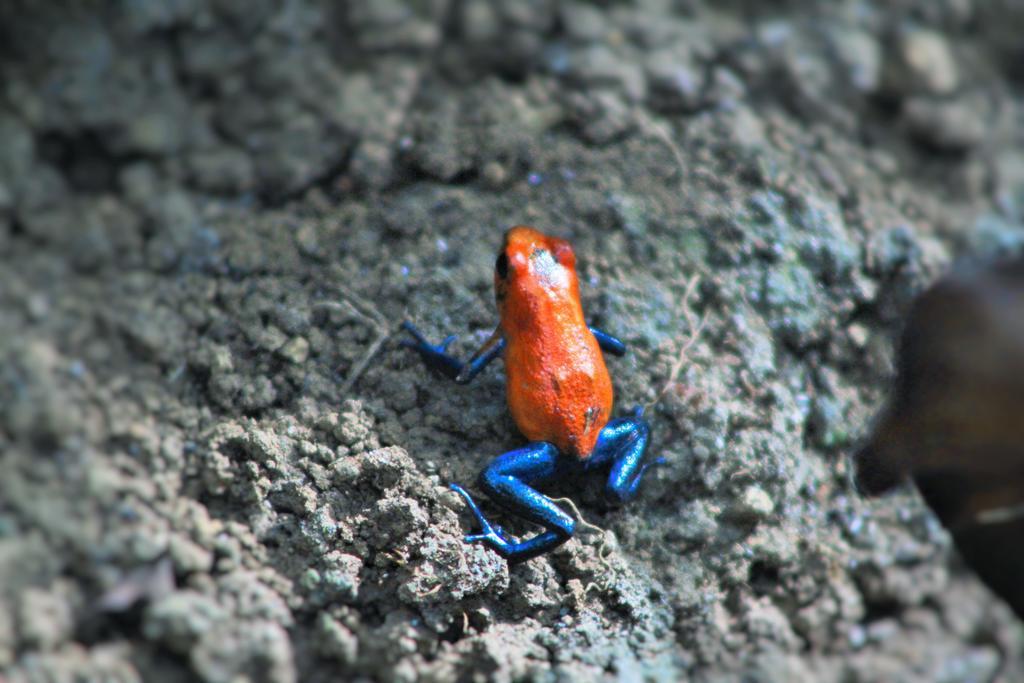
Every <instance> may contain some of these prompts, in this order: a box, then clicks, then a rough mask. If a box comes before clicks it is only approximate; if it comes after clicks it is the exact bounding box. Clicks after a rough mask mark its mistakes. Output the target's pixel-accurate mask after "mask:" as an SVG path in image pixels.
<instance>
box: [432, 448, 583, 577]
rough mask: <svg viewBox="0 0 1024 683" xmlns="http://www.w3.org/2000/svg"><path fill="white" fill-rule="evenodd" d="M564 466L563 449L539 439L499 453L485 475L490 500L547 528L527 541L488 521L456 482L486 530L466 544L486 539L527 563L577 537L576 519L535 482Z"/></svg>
mask: <svg viewBox="0 0 1024 683" xmlns="http://www.w3.org/2000/svg"><path fill="white" fill-rule="evenodd" d="M561 466H562V462H561V460H560V456H559V454H558V449H557V448H555V447H554V446H553V445H552V444H550V443H546V442H543V441H536V442H534V443H531V444H527V445H526V446H524V447H523V448H520V449H517V450H514V451H509V452H508V453H505V454H504V455H500V456H498V458H496V459H495V460H494V462H492V463H491V464H490V465H488V466H487V468H486V469H485V470H484V471H483V472H481V473H480V479H479V484H480V487H481V488H482V489H483V490H484V493H486V494H487V496H488V497H489V498H491V499H492V500H494V502H496V503H498V504H499V505H501V506H502V507H504V508H505V509H507V510H508V511H509V512H511V513H513V514H515V515H517V516H519V517H522V518H524V519H527V520H529V521H531V522H534V523H536V524H539V525H541V526H543V527H544V528H545V529H547V531H545V532H543V533H541V534H538V535H536V536H534V537H533V538H529V539H527V540H525V541H516V540H515V539H513V538H510V537H509V536H507V535H506V534H505V532H504V531H503V530H502V529H501V527H499V526H496V525H494V524H491V523H490V522H489V521H487V518H486V517H484V515H483V513H482V512H481V511H480V508H479V507H478V506H477V504H476V502H475V501H474V500H473V498H472V496H470V495H469V493H467V492H466V490H465V489H463V488H462V487H461V486H459V485H458V484H452V485H451V487H452V490H453V491H456V492H457V493H459V494H460V495H461V496H462V497H463V498H464V499H465V500H466V505H468V506H469V509H470V511H471V512H472V513H473V515H474V516H475V517H476V520H477V522H478V523H479V524H480V528H481V533H479V534H470V535H468V536H466V538H465V540H466V542H467V543H472V542H475V541H482V542H484V543H486V544H487V545H489V546H490V547H491V548H492V549H494V550H495V551H496V552H497V553H498V554H499V555H501V556H502V557H504V558H505V559H507V560H508V561H509V562H522V561H523V560H529V559H530V558H533V557H537V556H538V555H541V554H543V553H546V552H547V551H549V550H551V549H552V548H555V547H557V546H559V545H561V544H563V543H565V542H566V541H568V540H569V539H570V538H572V535H573V533H574V532H575V531H576V521H575V520H574V519H573V518H572V517H570V516H569V515H568V514H566V513H565V512H564V511H563V510H562V509H561V508H559V507H558V506H557V505H555V503H554V501H552V500H551V499H550V498H548V497H547V496H545V495H543V494H542V493H540V492H539V491H537V490H536V489H533V488H531V487H530V486H529V485H530V484H532V483H536V482H541V481H544V480H547V479H551V478H553V477H555V476H557V475H558V474H559V470H560V468H561Z"/></svg>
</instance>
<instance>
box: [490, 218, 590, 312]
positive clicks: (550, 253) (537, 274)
mask: <svg viewBox="0 0 1024 683" xmlns="http://www.w3.org/2000/svg"><path fill="white" fill-rule="evenodd" d="M494 294H495V297H496V299H497V301H498V308H499V310H501V312H502V315H504V314H505V311H506V307H507V306H508V305H509V304H515V307H516V308H519V307H520V305H522V304H526V305H527V306H529V303H528V302H530V301H537V300H538V299H541V298H542V299H546V300H563V299H566V298H569V299H571V300H573V301H574V302H578V300H579V283H578V281H577V279H576V255H575V254H574V253H573V251H572V247H571V246H570V245H569V243H568V242H566V241H565V240H563V239H560V238H558V237H551V236H549V235H545V234H544V233H542V232H540V231H538V230H535V229H533V228H530V227H527V226H525V225H517V226H515V227H514V228H511V229H509V230H508V231H507V232H506V233H505V240H504V242H503V243H502V245H501V250H500V251H498V258H497V260H496V261H495V262H494Z"/></svg>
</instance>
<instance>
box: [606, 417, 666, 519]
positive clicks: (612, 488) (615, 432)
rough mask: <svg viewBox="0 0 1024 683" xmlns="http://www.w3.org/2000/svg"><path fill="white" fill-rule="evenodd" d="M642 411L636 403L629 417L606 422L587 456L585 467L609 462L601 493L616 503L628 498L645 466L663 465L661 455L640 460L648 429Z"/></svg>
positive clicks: (648, 433)
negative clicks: (649, 460) (603, 490)
mask: <svg viewBox="0 0 1024 683" xmlns="http://www.w3.org/2000/svg"><path fill="white" fill-rule="evenodd" d="M642 414H643V408H641V407H639V406H638V407H637V409H636V411H635V414H634V416H633V417H620V418H617V419H615V420H611V421H610V422H608V424H606V425H605V426H604V429H602V430H601V434H600V435H599V436H598V437H597V444H596V445H595V446H594V450H593V452H592V453H591V455H590V457H589V458H588V459H587V462H586V467H587V469H590V468H592V467H597V466H600V465H604V464H607V463H609V462H610V463H611V472H610V473H609V474H608V482H607V484H605V496H606V497H607V498H608V499H609V500H612V501H616V502H619V503H625V502H627V501H630V500H632V499H633V498H635V497H636V494H637V492H638V489H639V487H640V480H641V479H642V478H643V476H644V473H645V472H646V471H647V468H649V467H651V466H653V465H663V464H665V458H658V459H657V460H653V461H651V462H646V463H645V462H644V461H643V460H644V451H646V450H647V441H648V439H649V438H650V433H651V428H650V427H649V426H648V425H647V421H646V420H644V419H643V418H642V417H641V415H642Z"/></svg>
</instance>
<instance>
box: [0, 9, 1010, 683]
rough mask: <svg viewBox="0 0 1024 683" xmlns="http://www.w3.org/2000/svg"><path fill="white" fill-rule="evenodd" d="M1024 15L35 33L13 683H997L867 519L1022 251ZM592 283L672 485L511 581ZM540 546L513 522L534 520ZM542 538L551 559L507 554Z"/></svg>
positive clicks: (404, 22)
mask: <svg viewBox="0 0 1024 683" xmlns="http://www.w3.org/2000/svg"><path fill="white" fill-rule="evenodd" d="M1022 31H1024V8H1022V6H1021V5H1020V4H1019V3H1017V2H1013V1H1012V0H992V1H988V2H981V1H972V0H914V1H911V0H900V1H899V2H881V1H880V0H878V1H876V2H867V1H864V0H845V1H843V2H835V3H812V2H799V1H797V0H791V1H789V2H775V3H764V2H740V1H739V0H732V1H729V2H702V1H700V0H677V1H675V2H671V1H669V0H637V1H636V2H613V1H611V0H609V1H605V2H591V3H586V2H581V1H571V0H564V1H562V2H556V1H554V0H530V1H529V2H522V3H505V2H500V1H498V0H494V1H490V2H489V1H486V0H408V1H407V2H401V1H400V0H381V1H377V0H374V1H373V2H368V1H367V2H352V3H332V2H327V1H326V0H324V1H322V2H317V1H314V0H288V1H285V0H278V1H274V0H260V1H257V2H254V1H251V0H246V1H243V0H215V1H214V2H210V3H201V2H196V1H194V0H175V1H174V2H164V3H161V2H118V1H115V0H82V1H81V2H70V1H63V2H58V3H30V2H27V1H25V0H7V2H6V3H2V4H0V46H2V47H0V672H3V673H0V679H6V680H8V681H12V682H13V681H18V682H21V681H72V680H74V681H85V680H88V681H91V680H104V681H143V680H144V681H156V682H168V683H169V682H172V681H191V680H202V681H210V682H219V681H224V682H227V681H232V682H235V681H266V682H267V683H289V682H291V681H298V680H302V681H328V680H332V681H333V680H363V681H370V680H381V681H395V680H397V681H411V680H427V681H448V680H473V681H475V680H480V681H486V680H495V681H511V680H604V679H608V680H630V681H632V680H655V681H674V680H679V679H680V678H684V677H687V676H689V677H690V678H692V679H693V680H744V681H844V682H857V681H865V682H866V681H882V680H885V681H948V682H953V681H965V682H966V681H988V680H1003V681H1012V680H1020V679H1021V678H1020V677H1022V676H1024V631H1022V629H1021V625H1020V624H1019V623H1018V622H1017V621H1016V620H1015V619H1014V618H1013V617H1012V616H1011V614H1010V612H1009V610H1008V609H1007V608H1006V607H1005V606H1004V605H1002V604H1001V603H999V601H998V600H997V599H995V598H994V597H993V596H991V595H990V594H989V593H988V592H987V591H986V590H985V589H984V588H983V587H982V586H981V585H980V584H979V582H978V581H977V580H976V579H975V578H973V577H972V576H971V575H970V574H969V573H968V572H966V571H965V570H964V569H963V568H962V566H961V564H960V563H959V561H958V559H957V558H956V557H955V554H954V553H953V551H952V549H951V547H950V543H949V539H948V536H947V535H946V533H945V532H944V531H943V530H942V528H941V527H940V526H939V525H938V524H937V522H936V521H935V519H934V518H933V517H932V515H931V514H930V513H929V511H928V510H927V509H926V508H925V507H924V506H923V505H922V504H921V503H920V501H919V499H918V497H917V496H916V494H915V493H914V492H913V491H911V490H909V489H908V490H906V491H904V492H902V493H900V494H898V495H895V496H891V497H888V498H885V499H882V500H879V501H868V500H864V499H862V498H861V497H860V496H859V495H858V494H857V493H856V492H855V491H854V490H853V488H852V485H851V483H850V478H849V469H850V467H849V462H848V456H849V454H850V452H851V450H852V448H853V446H854V445H855V444H856V442H857V440H858V439H859V438H860V437H861V436H862V435H863V434H864V433H865V432H866V430H867V429H868V428H869V426H870V421H871V418H872V416H873V415H874V413H875V412H876V411H877V410H878V408H879V407H880V405H881V401H882V399H883V397H884V395H885V388H886V383H887V381H888V379H889V377H890V375H891V371H892V368H891V358H892V348H891V346H892V341H891V340H892V339H893V334H894V332H895V331H896V329H897V328H898V322H899V318H900V314H901V312H902V311H903V310H905V308H906V305H907V302H908V301H909V300H910V298H911V297H912V296H913V295H914V294H915V293H916V292H919V291H920V290H921V289H922V288H923V287H924V286H926V285H927V284H928V283H929V282H931V281H932V280H933V279H934V278H935V277H937V276H938V275H939V274H941V273H942V272H944V270H945V269H946V268H948V266H949V265H950V263H951V262H952V261H953V260H954V259H956V258H963V257H967V258H970V257H978V256H982V257H991V256H994V255H999V254H1005V253H1010V252H1013V251H1015V250H1018V249H1019V248H1020V246H1021V245H1022V244H1024V146H1022V143H1024V140H1022V137H1024V128H1022V122H1024V70H1022V69H1021V64H1022V62H1021V56H1022V53H1021V46H1020V40H1019V36H1020V35H1021V32H1022ZM515 223H528V224H533V225H536V226H538V227H541V228H542V229H545V230H550V231H552V232H555V233H557V234H559V235H561V236H564V237H567V238H569V239H570V240H571V241H572V242H573V244H574V246H575V248H576V252H577V258H578V261H579V263H580V274H581V280H582V281H583V283H584V285H585V286H584V292H583V295H584V298H585V308H586V310H587V312H588V315H589V316H590V317H591V318H592V319H593V320H594V321H595V322H596V323H598V324H600V325H601V326H602V327H604V328H606V329H608V330H609V331H610V332H613V333H615V334H618V335H620V336H621V337H622V338H623V339H624V340H625V341H627V342H628V344H629V346H630V353H629V354H628V355H627V356H626V357H625V358H624V359H621V360H619V359H614V360H612V361H611V362H610V367H611V371H612V374H613V378H614V381H615V386H616V392H617V401H616V404H617V408H618V410H619V411H620V412H623V413H624V412H626V411H627V410H628V409H629V408H630V407H631V406H633V405H635V404H644V405H647V406H648V415H649V417H650V420H651V424H652V428H653V434H654V436H653V444H652V449H653V451H654V452H656V453H657V454H659V455H662V456H664V457H666V458H667V459H668V464H667V465H666V466H665V467H662V468H660V469H658V470H656V471H654V472H653V473H652V474H651V476H649V478H648V480H647V481H646V486H645V490H644V492H643V494H642V496H641V497H640V499H638V500H637V501H635V502H633V503H631V504H630V505H629V506H627V507H624V508H612V507H608V506H606V505H605V504H604V503H603V502H602V498H601V495H600V490H601V487H600V482H599V481H585V482H579V483H569V484H566V485H564V486H562V487H561V488H559V487H555V489H554V490H553V492H552V493H553V494H554V495H570V494H571V495H572V498H573V500H574V501H575V503H576V504H577V506H578V509H579V513H580V515H581V516H582V518H583V519H585V520H586V522H587V523H588V524H589V525H592V526H587V527H585V528H584V529H583V530H582V531H581V532H580V533H579V534H578V536H577V537H576V538H575V539H573V540H572V541H570V542H569V543H568V544H566V545H565V546H563V547H562V548H561V549H559V550H558V551H556V552H553V553H551V554H549V555H547V556H544V557H542V558H539V559H536V560H533V561H531V562H528V563H525V564H522V565H518V566H514V567H511V568H510V567H508V566H507V565H506V563H505V562H504V561H503V560H502V559H501V558H500V557H498V556H497V555H495V554H494V553H492V552H491V551H489V550H486V549H484V548H482V547H479V546H475V545H466V544H464V543H463V541H462V535H463V534H464V533H466V532H467V531H469V530H471V529H472V518H471V516H470V515H469V514H468V513H467V511H466V510H465V508H464V506H463V504H462V503H461V500H460V499H459V498H458V497H457V496H455V495H453V494H452V492H450V491H449V490H448V489H447V484H448V483H449V482H452V481H457V482H462V483H465V484H471V483H472V482H473V481H474V478H475V476H476V473H477V472H478V471H479V469H480V468H481V467H482V466H483V465H484V464H485V463H486V462H487V461H488V460H489V459H490V458H492V457H494V456H495V455H497V454H498V453H501V452H503V451H504V450H507V449H509V448H512V447H514V446H516V445H517V444H519V443H521V437H520V436H519V435H518V434H517V433H516V430H515V427H514V425H513V424H512V421H511V419H510V418H509V416H508V414H507V411H506V408H505V406H504V401H503V396H504V389H503V373H502V371H501V368H500V364H496V365H497V367H496V368H492V369H490V370H489V371H488V372H487V373H486V374H485V375H483V376H482V377H481V378H480V379H478V380H477V381H476V382H475V383H474V384H473V385H470V386H467V387H457V386H454V385H450V384H448V383H444V382H442V381H439V380H438V379H437V378H436V377H434V376H431V375H430V374H429V373H428V372H426V371H425V370H424V369H423V368H422V367H421V366H420V364H419V363H418V362H417V360H416V358H415V357H413V356H412V355H411V354H409V353H408V352H406V351H405V350H404V349H401V348H400V347H398V345H397V344H396V341H397V339H398V336H397V326H398V323H399V322H400V321H402V320H403V319H406V318H408V319H411V320H414V321H415V322H416V323H417V324H418V325H420V326H421V328H422V329H423V330H424V331H425V332H426V333H428V334H429V335H430V336H432V337H434V338H437V339H440V338H441V337H442V336H444V335H446V334H449V333H459V334H460V335H461V336H460V339H459V341H458V342H457V343H456V344H455V346H454V347H453V348H454V349H455V350H457V351H458V352H459V353H461V354H468V353H470V352H471V351H472V350H473V348H475V345H476V344H478V343H479V342H480V341H481V340H482V339H484V338H486V335H488V334H489V332H490V331H491V330H492V329H493V325H494V323H495V311H494V306H493V301H492V292H491V268H492V264H493V260H494V252H495V250H496V248H497V246H498V244H499V242H500V236H501V233H502V231H503V230H504V229H505V228H506V227H508V226H510V225H512V224H515ZM496 514H500V513H496ZM501 519H502V522H503V523H505V522H507V523H508V527H509V528H511V529H512V530H513V531H514V532H516V533H528V532H529V531H531V529H530V527H529V526H528V525H525V524H522V523H518V522H516V521H515V520H513V519H510V518H507V517H502V518H501Z"/></svg>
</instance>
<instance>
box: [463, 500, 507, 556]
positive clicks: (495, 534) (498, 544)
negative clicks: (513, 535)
mask: <svg viewBox="0 0 1024 683" xmlns="http://www.w3.org/2000/svg"><path fill="white" fill-rule="evenodd" d="M451 489H452V491H455V492H456V493H458V494H459V495H460V496H462V498H463V500H465V501H466V506H467V507H468V508H469V511H470V512H472V513H473V516H474V517H476V521H477V524H479V525H480V530H481V532H482V533H479V534H467V535H466V536H465V537H463V539H462V540H464V541H465V542H466V543H476V542H478V541H482V542H484V543H486V544H487V545H489V546H491V547H492V548H493V549H494V550H496V551H497V552H498V553H500V554H502V555H504V554H506V553H507V551H508V548H509V546H510V545H511V544H512V541H509V539H508V538H507V537H506V536H505V531H504V530H503V529H502V528H501V527H500V526H498V525H497V524H491V523H490V522H489V521H487V518H486V517H484V513H483V512H481V511H480V508H479V506H477V504H476V501H475V500H473V496H471V495H469V492H468V491H466V489H464V488H462V487H461V486H459V485H458V484H451Z"/></svg>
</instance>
